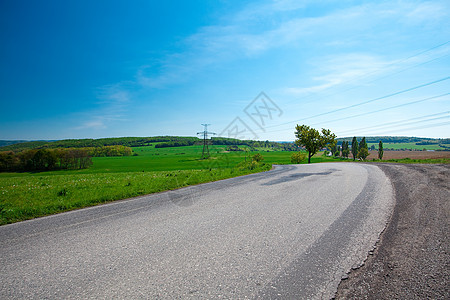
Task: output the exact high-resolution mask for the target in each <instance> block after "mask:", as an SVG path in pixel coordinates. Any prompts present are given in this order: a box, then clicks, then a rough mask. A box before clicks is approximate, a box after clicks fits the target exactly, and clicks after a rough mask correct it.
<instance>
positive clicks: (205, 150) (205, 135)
mask: <svg viewBox="0 0 450 300" xmlns="http://www.w3.org/2000/svg"><path fill="white" fill-rule="evenodd" d="M202 125H203V126H204V127H205V129H204V130H203V131H201V132H197V134H198V135H200V134H201V135H203V151H202V159H206V158H209V148H208V141H207V140H208V135H209V134H212V135H214V134H216V133H214V132H209V131H208V125H211V124H202Z"/></svg>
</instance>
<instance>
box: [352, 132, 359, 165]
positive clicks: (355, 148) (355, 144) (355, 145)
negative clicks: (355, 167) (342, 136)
mask: <svg viewBox="0 0 450 300" xmlns="http://www.w3.org/2000/svg"><path fill="white" fill-rule="evenodd" d="M352 155H353V160H355V159H356V156H357V155H358V140H357V139H356V136H354V137H353V139H352Z"/></svg>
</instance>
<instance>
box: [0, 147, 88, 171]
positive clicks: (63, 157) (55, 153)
mask: <svg viewBox="0 0 450 300" xmlns="http://www.w3.org/2000/svg"><path fill="white" fill-rule="evenodd" d="M91 165H92V159H91V156H89V153H88V150H86V149H73V148H72V149H39V150H37V149H31V150H25V151H22V152H19V153H14V152H13V151H3V152H0V172H27V171H53V170H64V169H85V168H88V167H89V166H91Z"/></svg>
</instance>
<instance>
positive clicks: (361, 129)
mask: <svg viewBox="0 0 450 300" xmlns="http://www.w3.org/2000/svg"><path fill="white" fill-rule="evenodd" d="M449 113H450V111H446V112H441V113H437V114H431V115H425V116H420V117H414V118H411V119H406V120H401V121H394V122H389V123H383V124H378V125H374V126H367V127H361V128H358V129H356V130H354V129H351V130H345V131H341V132H340V134H342V133H346V132H355V131H356V132H358V131H363V130H365V129H373V128H377V127H381V128H382V127H388V126H392V125H399V124H400V126H402V125H401V124H402V123H405V122H407V123H411V121H417V120H420V119H425V118H430V117H436V116H441V115H444V114H449ZM434 119H435V118H433V119H429V120H434ZM437 119H440V118H437ZM418 122H422V121H418Z"/></svg>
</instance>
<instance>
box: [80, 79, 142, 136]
mask: <svg viewBox="0 0 450 300" xmlns="http://www.w3.org/2000/svg"><path fill="white" fill-rule="evenodd" d="M132 85H133V84H131V83H128V84H125V83H121V84H114V85H107V86H103V87H101V88H99V89H98V91H97V100H98V101H97V105H98V108H96V109H93V110H91V111H87V112H84V113H83V114H81V115H78V118H79V119H80V123H81V124H80V125H79V126H77V127H75V129H76V130H85V129H92V130H103V129H108V126H109V125H110V124H111V123H112V122H117V121H126V120H127V116H126V112H127V110H128V108H129V106H130V105H131V104H132V100H131V98H132V91H131V89H130V88H131V86H132Z"/></svg>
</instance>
